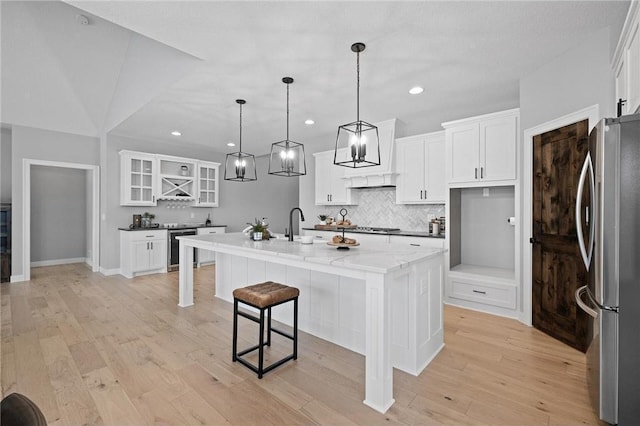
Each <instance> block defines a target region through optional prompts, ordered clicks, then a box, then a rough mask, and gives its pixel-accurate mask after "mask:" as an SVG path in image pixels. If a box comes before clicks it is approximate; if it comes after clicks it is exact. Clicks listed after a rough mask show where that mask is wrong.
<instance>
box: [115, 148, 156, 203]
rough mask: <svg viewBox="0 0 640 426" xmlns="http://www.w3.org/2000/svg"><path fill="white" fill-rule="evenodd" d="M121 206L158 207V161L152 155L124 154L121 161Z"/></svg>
mask: <svg viewBox="0 0 640 426" xmlns="http://www.w3.org/2000/svg"><path fill="white" fill-rule="evenodd" d="M120 165H121V167H120V173H121V176H120V179H121V180H122V184H121V194H120V204H121V205H126V206H155V205H156V188H155V181H156V179H155V175H156V161H155V157H154V156H152V155H144V154H133V153H123V154H121V161H120Z"/></svg>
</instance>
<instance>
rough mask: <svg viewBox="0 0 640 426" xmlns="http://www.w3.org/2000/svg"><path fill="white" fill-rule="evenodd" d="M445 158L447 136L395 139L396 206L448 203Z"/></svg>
mask: <svg viewBox="0 0 640 426" xmlns="http://www.w3.org/2000/svg"><path fill="white" fill-rule="evenodd" d="M444 155H445V134H444V132H435V133H428V134H424V135H416V136H410V137H406V138H401V139H396V165H397V172H398V176H397V180H396V183H397V186H396V203H397V204H428V203H444V202H445V197H446V181H445V166H444Z"/></svg>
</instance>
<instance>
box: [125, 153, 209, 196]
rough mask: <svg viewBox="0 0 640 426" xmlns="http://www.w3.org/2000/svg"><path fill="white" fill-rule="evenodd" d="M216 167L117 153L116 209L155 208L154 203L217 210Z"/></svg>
mask: <svg viewBox="0 0 640 426" xmlns="http://www.w3.org/2000/svg"><path fill="white" fill-rule="evenodd" d="M219 168H220V163H212V162H206V161H199V160H196V159H193V158H183V157H173V156H169V155H160V154H149V153H145V152H135V151H126V150H123V151H120V173H121V174H120V205H122V206H155V205H157V202H158V200H180V201H190V202H192V203H193V205H194V206H195V207H218V199H219V190H218V188H219Z"/></svg>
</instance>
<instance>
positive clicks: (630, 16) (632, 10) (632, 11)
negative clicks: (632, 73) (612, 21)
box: [611, 0, 640, 69]
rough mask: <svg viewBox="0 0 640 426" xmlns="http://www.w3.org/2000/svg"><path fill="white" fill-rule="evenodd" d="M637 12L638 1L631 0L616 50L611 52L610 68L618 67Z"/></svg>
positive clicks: (638, 10)
mask: <svg viewBox="0 0 640 426" xmlns="http://www.w3.org/2000/svg"><path fill="white" fill-rule="evenodd" d="M638 13H640V1H638V0H633V1H632V2H631V4H630V5H629V10H628V11H627V17H626V18H625V20H624V25H623V26H622V31H621V32H620V38H619V39H618V44H617V45H616V50H615V52H614V53H613V59H612V60H611V68H612V69H616V68H618V67H617V66H616V65H617V64H618V63H619V62H620V60H621V59H622V55H623V53H624V47H625V43H626V42H627V38H628V37H629V34H630V33H631V27H632V26H633V22H634V19H635V17H636V15H637V14H638Z"/></svg>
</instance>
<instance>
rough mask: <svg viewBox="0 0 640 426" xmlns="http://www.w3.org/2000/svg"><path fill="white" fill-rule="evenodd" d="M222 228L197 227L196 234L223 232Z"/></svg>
mask: <svg viewBox="0 0 640 426" xmlns="http://www.w3.org/2000/svg"><path fill="white" fill-rule="evenodd" d="M224 231H225V229H224V228H222V227H221V228H198V235H210V234H224V233H225V232H224Z"/></svg>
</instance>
